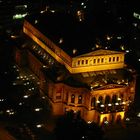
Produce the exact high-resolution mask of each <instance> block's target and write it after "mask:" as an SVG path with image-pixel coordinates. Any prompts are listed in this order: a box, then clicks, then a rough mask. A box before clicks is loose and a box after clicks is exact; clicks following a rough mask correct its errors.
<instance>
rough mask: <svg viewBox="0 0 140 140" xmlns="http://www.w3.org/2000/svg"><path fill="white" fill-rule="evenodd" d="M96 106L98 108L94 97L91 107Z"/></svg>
mask: <svg viewBox="0 0 140 140" xmlns="http://www.w3.org/2000/svg"><path fill="white" fill-rule="evenodd" d="M95 106H96V98H95V97H93V98H92V99H91V107H95Z"/></svg>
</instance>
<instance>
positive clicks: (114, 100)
mask: <svg viewBox="0 0 140 140" xmlns="http://www.w3.org/2000/svg"><path fill="white" fill-rule="evenodd" d="M116 102H117V95H113V97H112V103H116Z"/></svg>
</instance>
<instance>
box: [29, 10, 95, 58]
mask: <svg viewBox="0 0 140 140" xmlns="http://www.w3.org/2000/svg"><path fill="white" fill-rule="evenodd" d="M26 20H27V21H28V22H30V23H31V24H32V25H33V26H34V27H35V28H37V29H38V30H39V31H40V32H41V33H43V34H44V35H45V36H46V37H47V38H49V39H50V40H52V41H53V42H54V43H55V44H56V45H57V46H59V47H60V48H61V49H62V50H64V51H65V52H66V53H67V54H69V55H70V56H71V57H75V56H78V55H81V54H85V53H88V52H91V51H92V50H93V48H95V33H94V27H92V26H90V25H89V24H88V23H86V22H84V21H82V22H80V21H79V20H78V19H77V18H76V17H74V16H73V15H70V14H68V13H58V12H56V13H51V12H46V13H44V14H39V15H32V16H27V17H26ZM35 21H36V22H35ZM74 49H76V50H77V52H76V53H75V54H73V50H74Z"/></svg>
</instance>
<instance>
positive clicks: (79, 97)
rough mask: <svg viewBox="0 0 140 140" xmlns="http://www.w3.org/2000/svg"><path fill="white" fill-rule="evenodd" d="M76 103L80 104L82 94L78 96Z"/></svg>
mask: <svg viewBox="0 0 140 140" xmlns="http://www.w3.org/2000/svg"><path fill="white" fill-rule="evenodd" d="M78 104H82V95H79V96H78Z"/></svg>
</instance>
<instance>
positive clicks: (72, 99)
mask: <svg viewBox="0 0 140 140" xmlns="http://www.w3.org/2000/svg"><path fill="white" fill-rule="evenodd" d="M74 102H75V95H74V94H72V95H71V103H74Z"/></svg>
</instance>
